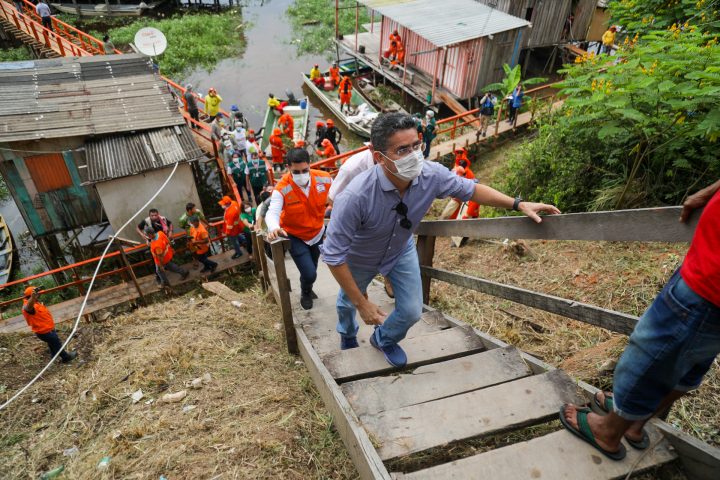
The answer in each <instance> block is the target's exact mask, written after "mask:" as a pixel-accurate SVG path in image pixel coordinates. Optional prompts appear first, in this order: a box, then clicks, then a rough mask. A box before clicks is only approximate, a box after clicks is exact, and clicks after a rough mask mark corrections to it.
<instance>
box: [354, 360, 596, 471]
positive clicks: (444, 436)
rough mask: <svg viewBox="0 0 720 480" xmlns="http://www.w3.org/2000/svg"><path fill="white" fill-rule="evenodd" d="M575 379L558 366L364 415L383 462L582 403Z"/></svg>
mask: <svg viewBox="0 0 720 480" xmlns="http://www.w3.org/2000/svg"><path fill="white" fill-rule="evenodd" d="M585 401H586V400H585V398H584V397H583V396H582V395H580V393H579V392H578V389H577V387H576V385H575V383H574V382H573V381H572V379H570V377H568V375H567V374H566V373H564V372H562V371H560V370H554V371H552V372H547V373H544V374H541V375H535V376H532V377H526V378H522V379H520V380H515V381H514V382H509V383H503V384H500V385H496V386H494V387H490V388H484V389H482V390H476V391H474V392H469V393H464V394H462V395H456V396H453V397H449V398H443V399H440V400H435V401H432V402H427V403H422V404H420V405H412V406H409V407H403V408H400V409H397V410H388V411H385V412H381V413H379V414H377V415H363V416H361V417H360V419H361V420H362V421H363V425H364V426H365V428H366V429H367V430H368V431H369V432H370V433H371V435H372V436H374V438H376V439H377V441H378V442H379V443H380V444H381V446H380V447H379V448H378V452H379V453H380V457H381V458H382V459H383V460H390V459H393V458H398V457H402V456H405V455H409V454H411V453H416V452H421V451H423V450H427V449H429V448H433V447H437V446H440V445H445V444H447V443H450V442H454V441H458V440H464V439H469V438H474V437H478V436H481V435H489V434H493V433H498V432H502V431H505V430H510V429H515V428H520V427H524V426H527V425H533V424H537V423H541V422H543V421H546V420H548V419H550V418H553V417H556V416H557V414H558V409H559V408H560V405H562V404H564V403H569V402H571V403H580V404H582V403H584V402H585Z"/></svg>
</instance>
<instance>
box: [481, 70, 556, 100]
mask: <svg viewBox="0 0 720 480" xmlns="http://www.w3.org/2000/svg"><path fill="white" fill-rule="evenodd" d="M503 70H505V78H503V79H502V80H501V81H500V82H498V83H491V84H490V85H487V86H486V87H485V88H483V91H484V92H500V98H505V97H507V96H508V95H510V94H511V93H512V92H513V90H515V87H517V86H518V85H519V84H522V86H523V88H527V87H528V85H536V84H538V83H543V82H546V81H547V78H540V77H534V78H527V79H525V80H522V73H521V71H520V65H519V64H518V65H515V67H514V68H510V65H508V64H507V63H506V64H504V65H503Z"/></svg>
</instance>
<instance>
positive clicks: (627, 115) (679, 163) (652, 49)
mask: <svg viewBox="0 0 720 480" xmlns="http://www.w3.org/2000/svg"><path fill="white" fill-rule="evenodd" d="M700 30H701V29H700V28H696V27H694V26H692V25H691V24H689V23H687V24H685V25H683V26H682V27H678V25H677V24H674V25H672V26H671V27H670V29H669V30H651V31H648V32H647V33H646V34H645V35H643V36H642V37H640V36H639V35H638V36H636V37H635V38H634V39H633V40H630V39H628V41H627V42H625V44H624V46H623V47H622V48H621V50H620V51H619V52H618V55H617V56H616V57H612V58H610V57H607V56H600V57H596V56H594V55H592V54H591V55H588V56H585V57H582V58H580V59H579V61H578V62H577V63H576V64H574V65H570V66H567V67H566V68H565V69H564V70H563V73H565V74H566V79H565V80H564V81H563V83H562V84H561V93H562V94H565V95H568V98H567V100H566V102H565V104H564V106H563V108H562V110H561V111H560V112H559V113H557V114H555V115H553V116H551V117H548V118H547V119H545V120H544V123H543V124H542V125H541V126H540V127H539V128H538V131H537V133H538V136H537V138H536V139H535V140H533V141H532V142H531V143H529V144H527V145H525V146H524V147H523V148H521V149H519V151H518V153H517V154H516V155H515V156H514V157H513V159H512V160H511V161H510V163H509V169H510V172H509V174H508V177H507V179H506V180H505V181H504V182H503V183H504V185H503V188H506V189H510V190H516V191H518V192H519V193H522V194H523V195H525V196H527V197H528V198H532V199H533V200H535V199H537V200H545V201H553V202H555V203H557V204H558V206H559V207H560V208H561V209H563V210H569V211H573V210H575V211H577V210H586V209H608V208H631V207H639V206H652V205H658V204H677V203H679V202H681V201H682V199H683V198H684V197H685V196H686V195H687V193H688V192H690V191H693V190H696V189H698V188H699V187H701V186H703V185H704V184H707V183H710V182H711V181H714V180H717V178H719V177H720V158H719V157H718V147H717V144H716V142H717V139H718V136H720V67H719V66H718V65H720V48H719V47H718V45H717V38H716V37H715V36H714V35H713V34H712V33H710V32H703V31H700Z"/></svg>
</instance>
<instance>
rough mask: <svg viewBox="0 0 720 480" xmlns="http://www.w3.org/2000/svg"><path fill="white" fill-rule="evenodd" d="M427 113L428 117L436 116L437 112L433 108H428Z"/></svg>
mask: <svg viewBox="0 0 720 480" xmlns="http://www.w3.org/2000/svg"><path fill="white" fill-rule="evenodd" d="M425 115H427V117H428V118H433V117H434V116H435V112H433V111H432V110H428V111H427V112H425Z"/></svg>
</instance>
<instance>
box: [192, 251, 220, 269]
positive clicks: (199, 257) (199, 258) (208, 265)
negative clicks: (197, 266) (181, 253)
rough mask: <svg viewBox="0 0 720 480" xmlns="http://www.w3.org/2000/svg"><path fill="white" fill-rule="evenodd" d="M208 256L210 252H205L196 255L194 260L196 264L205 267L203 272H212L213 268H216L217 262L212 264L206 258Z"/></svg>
mask: <svg viewBox="0 0 720 480" xmlns="http://www.w3.org/2000/svg"><path fill="white" fill-rule="evenodd" d="M209 256H210V251H207V252H205V253H196V254H195V258H196V259H197V261H198V262H200V263H202V264H203V266H204V267H205V268H204V269H203V270H212V269H214V268H215V267H217V265H218V264H217V262H213V261H212V260H210V259H209V258H208V257H209Z"/></svg>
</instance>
